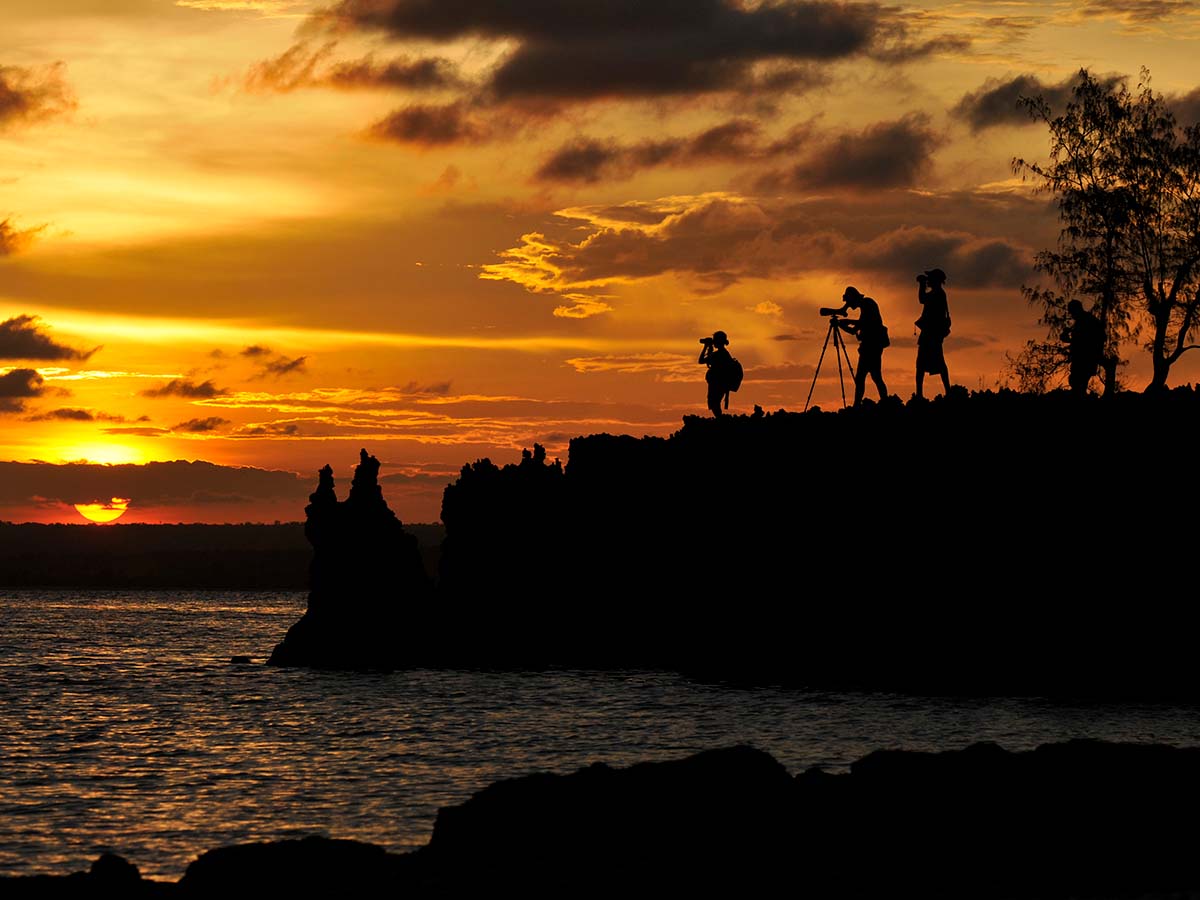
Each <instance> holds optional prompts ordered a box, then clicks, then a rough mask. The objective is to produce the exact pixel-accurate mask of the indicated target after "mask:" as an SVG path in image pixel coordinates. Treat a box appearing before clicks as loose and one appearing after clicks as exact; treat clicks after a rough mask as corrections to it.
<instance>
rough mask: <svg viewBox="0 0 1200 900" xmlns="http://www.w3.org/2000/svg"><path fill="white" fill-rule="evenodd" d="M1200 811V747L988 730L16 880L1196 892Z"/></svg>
mask: <svg viewBox="0 0 1200 900" xmlns="http://www.w3.org/2000/svg"><path fill="white" fill-rule="evenodd" d="M1198 803H1200V748H1177V747H1170V746H1163V745H1154V744H1121V743H1108V742H1102V741H1092V740H1076V741H1069V742H1066V743H1060V744H1048V745H1043V746H1041V747H1038V748H1037V749H1034V750H1027V751H1021V752H1011V751H1007V750H1004V749H1002V748H1001V747H999V746H997V745H995V744H988V743H981V744H974V745H972V746H969V747H966V748H964V749H961V750H950V751H944V752H913V751H905V750H880V751H876V752H874V753H871V754H869V755H867V756H866V757H864V758H862V759H860V760H859V761H858V762H856V763H854V764H853V765H852V766H851V767H850V771H849V772H848V773H841V774H834V773H829V772H825V771H822V770H820V769H809V770H808V771H806V772H803V773H801V774H799V775H796V776H791V775H789V774H788V773H787V772H786V771H785V770H784V768H783V767H782V766H781V765H780V764H779V763H778V762H777V761H776V760H775V759H774V758H772V757H771V756H770V755H768V754H766V753H764V752H762V751H760V750H756V749H754V748H751V747H746V746H739V747H727V748H719V749H714V750H709V751H705V752H702V753H698V754H695V755H693V756H690V757H687V758H684V759H677V760H668V761H663V762H645V763H638V764H636V765H632V766H629V767H627V768H613V767H610V766H607V765H603V764H594V765H591V766H589V767H587V768H584V769H580V770H579V771H577V772H574V773H572V774H568V775H552V774H544V773H543V774H533V775H526V776H522V777H518V778H512V779H508V780H505V781H500V782H497V783H495V784H493V785H491V786H489V787H487V788H484V789H483V790H482V791H480V792H479V793H477V794H475V795H474V796H473V797H471V798H470V799H469V800H467V801H466V802H464V803H462V804H460V805H458V806H453V807H447V808H443V809H442V810H441V811H440V812H439V814H438V818H437V822H436V824H435V826H434V831H433V836H432V838H431V839H430V841H429V842H428V843H427V844H426V845H425V846H424V847H422V848H420V849H418V850H416V851H413V852H410V853H391V852H387V851H385V850H383V849H382V848H380V847H376V846H372V845H369V844H362V843H359V842H356V841H348V840H335V839H330V838H324V837H307V838H302V839H293V840H283V841H274V842H269V843H256V844H243V845H238V846H232V847H223V848H217V849H215V850H210V851H208V852H206V853H204V854H202V855H201V856H200V857H199V858H198V859H197V860H195V861H194V862H193V863H192V864H191V865H190V866H189V867H188V869H187V871H186V872H185V873H184V876H183V877H182V878H181V879H180V880H179V881H178V882H174V883H172V882H154V881H147V880H145V879H139V878H138V875H137V870H136V869H134V868H133V867H132V866H131V865H129V864H128V863H124V861H122V860H119V859H117V858H112V857H110V858H108V859H107V860H100V861H98V862H97V865H96V866H94V867H93V870H92V872H91V873H76V874H74V875H67V876H60V877H54V876H34V877H25V878H3V877H0V895H3V896H4V897H6V898H8V897H13V898H24V897H28V898H42V897H80V898H83V897H95V896H122V897H132V898H137V897H180V898H190V897H197V898H199V897H203V898H209V897H212V898H227V897H232V896H243V895H245V896H281V897H301V896H303V897H332V896H346V897H406V898H422V900H424V898H430V900H432V898H445V897H481V896H497V897H506V896H517V897H528V898H543V897H545V898H550V897H553V898H563V897H572V898H578V897H587V898H592V897H597V898H599V897H604V898H612V897H628V898H660V897H664V896H670V897H774V896H781V897H782V896H796V897H818V898H823V900H824V898H831V900H832V898H836V900H842V898H845V900H849V898H862V897H905V898H907V897H913V898H917V897H920V898H946V900H949V898H955V900H961V898H969V900H1035V898H1037V900H1068V898H1072V900H1080V898H1092V900H1114V898H1122V900H1134V898H1145V900H1150V898H1152V897H1153V898H1165V897H1172V898H1175V900H1183V898H1192V900H1195V898H1197V897H1200V856H1198V855H1197V854H1196V850H1195V848H1196V845H1197V840H1198V839H1200V823H1198V822H1197V819H1196V817H1195V815H1194V810H1195V808H1196V806H1197V804H1198ZM106 888H112V889H117V890H119V892H118V893H115V894H113V893H110V894H105V893H103V891H104V889H106Z"/></svg>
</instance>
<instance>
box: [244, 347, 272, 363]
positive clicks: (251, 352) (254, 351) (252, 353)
mask: <svg viewBox="0 0 1200 900" xmlns="http://www.w3.org/2000/svg"><path fill="white" fill-rule="evenodd" d="M241 355H242V356H248V357H250V358H251V359H257V358H258V357H260V356H270V355H271V348H270V347H263V346H262V345H260V344H252V345H250V346H249V347H245V348H243V349H242V351H241Z"/></svg>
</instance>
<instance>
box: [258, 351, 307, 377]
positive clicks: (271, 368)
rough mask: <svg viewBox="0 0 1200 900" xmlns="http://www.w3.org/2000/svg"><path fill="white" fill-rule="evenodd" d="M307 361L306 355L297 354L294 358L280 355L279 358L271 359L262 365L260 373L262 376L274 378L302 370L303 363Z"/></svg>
mask: <svg viewBox="0 0 1200 900" xmlns="http://www.w3.org/2000/svg"><path fill="white" fill-rule="evenodd" d="M307 361H308V357H307V356H297V357H296V358H295V359H288V358H287V357H286V356H280V357H279V358H277V359H273V360H271V361H270V362H269V363H267V364H266V365H265V366H263V370H262V373H261V375H262V377H264V378H265V377H267V376H268V375H270V376H273V377H275V378H282V377H283V376H284V375H291V374H292V373H298V372H304V371H305V368H304V364H305V363H306V362H307Z"/></svg>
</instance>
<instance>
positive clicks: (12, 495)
mask: <svg viewBox="0 0 1200 900" xmlns="http://www.w3.org/2000/svg"><path fill="white" fill-rule="evenodd" d="M311 489H312V488H311V484H310V481H309V480H308V479H304V480H301V479H300V478H299V477H298V476H297V475H296V473H294V472H281V471H270V470H266V469H255V468H249V467H231V466H218V465H214V464H213V463H208V462H183V461H175V462H152V463H146V464H145V465H90V464H87V463H67V464H63V465H53V464H51V463H16V462H0V506H15V505H22V504H28V503H30V502H31V501H32V500H33V498H35V497H36V498H42V499H43V500H48V501H53V502H59V503H67V504H74V503H94V502H100V503H108V502H109V500H110V498H112V497H132V498H133V501H134V502H135V503H137V504H138V505H139V506H160V505H181V504H190V503H197V502H203V501H204V500H205V498H212V497H214V496H223V497H225V498H226V499H228V498H231V497H236V498H238V499H239V500H240V501H243V502H251V501H255V500H291V501H295V502H296V503H297V504H299V506H298V507H297V509H303V504H304V498H305V497H306V496H307V494H308V492H309V491H310V490H311Z"/></svg>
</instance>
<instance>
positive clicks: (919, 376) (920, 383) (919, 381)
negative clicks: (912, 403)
mask: <svg viewBox="0 0 1200 900" xmlns="http://www.w3.org/2000/svg"><path fill="white" fill-rule="evenodd" d="M924 384H925V373H924V372H923V371H921V366H920V365H919V364H918V365H917V399H918V400H920V399H921V388H922V387H923V386H924Z"/></svg>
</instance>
